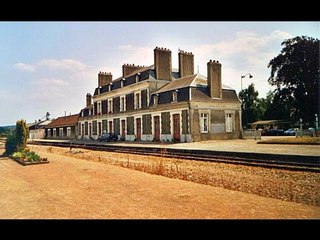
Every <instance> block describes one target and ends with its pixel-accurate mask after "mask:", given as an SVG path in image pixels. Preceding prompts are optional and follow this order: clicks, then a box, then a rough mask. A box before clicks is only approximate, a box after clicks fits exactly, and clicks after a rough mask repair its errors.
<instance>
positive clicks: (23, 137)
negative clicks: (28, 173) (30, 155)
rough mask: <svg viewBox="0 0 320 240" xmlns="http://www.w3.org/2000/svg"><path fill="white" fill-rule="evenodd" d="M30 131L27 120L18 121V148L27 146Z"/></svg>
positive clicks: (21, 148)
mask: <svg viewBox="0 0 320 240" xmlns="http://www.w3.org/2000/svg"><path fill="white" fill-rule="evenodd" d="M28 135H29V131H28V127H27V123H26V121H25V120H23V119H21V120H19V121H17V122H16V149H17V150H18V151H20V150H23V149H24V148H25V147H26V144H27V139H28Z"/></svg>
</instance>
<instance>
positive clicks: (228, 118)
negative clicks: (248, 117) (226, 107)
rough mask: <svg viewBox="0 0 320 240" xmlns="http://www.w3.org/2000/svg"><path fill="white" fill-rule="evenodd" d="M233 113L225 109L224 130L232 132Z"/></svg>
mask: <svg viewBox="0 0 320 240" xmlns="http://www.w3.org/2000/svg"><path fill="white" fill-rule="evenodd" d="M233 122H234V113H233V112H229V111H227V112H226V113H225V125H226V132H227V133H230V132H234V124H233Z"/></svg>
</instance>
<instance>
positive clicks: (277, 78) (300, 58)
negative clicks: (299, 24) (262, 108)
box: [268, 36, 320, 126]
mask: <svg viewBox="0 0 320 240" xmlns="http://www.w3.org/2000/svg"><path fill="white" fill-rule="evenodd" d="M319 44H320V42H319V39H314V38H311V37H306V36H301V37H295V38H292V39H288V40H285V41H284V42H282V44H281V45H282V46H283V48H282V50H281V52H280V54H279V55H278V56H276V57H275V58H273V59H272V60H271V61H270V62H269V65H268V67H270V68H271V76H270V78H269V80H268V81H269V83H270V84H271V85H273V86H277V88H276V89H275V91H274V94H275V96H274V102H275V104H277V102H278V103H284V104H282V106H285V107H286V108H287V109H282V110H283V111H284V113H286V114H289V115H290V116H288V117H290V119H291V121H294V122H295V121H298V119H299V118H302V119H303V121H304V122H306V123H307V125H311V126H312V125H313V124H314V121H315V114H318V115H319V111H320V110H319V100H320V99H319V90H320V88H319V73H320V70H319V56H320V55H319V48H320V45H319Z"/></svg>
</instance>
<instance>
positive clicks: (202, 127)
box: [199, 112, 210, 133]
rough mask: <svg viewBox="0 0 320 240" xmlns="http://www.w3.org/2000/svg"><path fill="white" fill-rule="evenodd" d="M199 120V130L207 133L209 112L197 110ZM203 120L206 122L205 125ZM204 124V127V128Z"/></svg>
mask: <svg viewBox="0 0 320 240" xmlns="http://www.w3.org/2000/svg"><path fill="white" fill-rule="evenodd" d="M199 118H200V120H199V122H200V132H201V133H208V132H209V127H210V113H209V112H199ZM205 122H206V123H207V124H206V125H205ZM205 126H206V128H205Z"/></svg>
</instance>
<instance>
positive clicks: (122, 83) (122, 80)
mask: <svg viewBox="0 0 320 240" xmlns="http://www.w3.org/2000/svg"><path fill="white" fill-rule="evenodd" d="M125 80H126V79H125V78H122V79H121V81H120V86H121V87H123V86H124V81H125Z"/></svg>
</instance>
